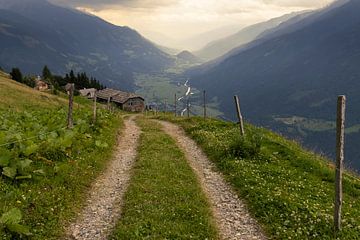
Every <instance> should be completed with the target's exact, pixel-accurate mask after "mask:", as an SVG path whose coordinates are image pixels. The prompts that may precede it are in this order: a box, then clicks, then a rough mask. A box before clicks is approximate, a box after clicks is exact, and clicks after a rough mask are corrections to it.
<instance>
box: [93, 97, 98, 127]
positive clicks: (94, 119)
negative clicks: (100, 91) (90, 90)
mask: <svg viewBox="0 0 360 240" xmlns="http://www.w3.org/2000/svg"><path fill="white" fill-rule="evenodd" d="M96 102H97V92H96V91H95V93H94V108H93V110H94V112H93V124H95V123H96V115H97V113H96V112H97V109H96V107H97V106H96Z"/></svg>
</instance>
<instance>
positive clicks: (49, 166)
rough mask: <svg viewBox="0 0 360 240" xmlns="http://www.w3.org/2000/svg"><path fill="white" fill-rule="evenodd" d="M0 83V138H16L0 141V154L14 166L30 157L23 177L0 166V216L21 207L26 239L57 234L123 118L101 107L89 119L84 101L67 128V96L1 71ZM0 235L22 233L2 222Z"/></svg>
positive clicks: (103, 163)
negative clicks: (93, 118) (10, 174)
mask: <svg viewBox="0 0 360 240" xmlns="http://www.w3.org/2000/svg"><path fill="white" fill-rule="evenodd" d="M0 85H1V87H0V89H1V90H0V92H4V93H5V92H6V93H10V94H9V95H8V94H5V95H3V96H6V97H4V98H1V99H2V100H1V101H0V144H1V145H2V144H5V143H9V142H15V143H12V144H8V145H5V146H2V147H0V158H1V157H4V156H6V155H9V156H10V157H11V158H10V162H9V164H10V166H12V167H15V166H17V165H18V164H19V163H21V162H24V161H27V162H29V160H30V161H32V162H31V164H30V165H29V166H27V167H26V169H20V168H18V169H17V176H20V177H21V176H23V175H24V176H26V177H27V179H12V178H9V177H7V176H5V175H4V174H1V173H2V172H3V171H4V168H2V167H0V216H1V215H3V214H4V213H6V212H8V211H9V210H11V209H13V208H17V209H20V210H21V212H22V215H23V216H22V219H21V221H20V224H22V225H25V226H27V227H29V229H30V232H31V234H32V236H30V237H29V238H30V239H61V238H62V237H61V236H62V234H63V232H64V227H65V226H66V225H67V224H68V222H69V221H70V220H71V219H72V218H73V217H75V214H76V212H77V211H79V209H81V207H82V204H83V203H84V198H85V197H86V193H87V189H88V187H89V186H90V184H91V183H92V182H93V180H94V178H96V176H97V175H98V174H99V173H100V172H101V171H102V170H103V169H104V167H105V166H106V163H107V161H108V160H109V159H110V158H111V156H112V150H113V147H114V146H115V143H116V137H117V132H118V129H119V127H121V126H122V121H121V119H120V117H119V116H118V114H110V113H108V112H107V111H105V110H102V109H101V108H100V109H99V114H98V121H97V123H96V124H95V125H92V123H91V116H92V109H91V108H90V105H91V103H90V102H89V103H85V102H84V103H83V104H80V105H79V106H80V107H79V108H78V107H77V105H76V106H75V108H74V121H75V127H74V129H72V130H66V129H63V127H65V126H66V113H67V100H66V99H64V98H61V97H58V96H53V95H49V94H47V93H40V92H38V91H34V90H32V89H30V88H28V87H25V86H22V85H20V84H18V83H16V82H14V81H11V80H9V79H5V78H1V77H0ZM47 132H51V134H44V133H47ZM39 134H42V135H41V136H39ZM28 138H31V139H28ZM26 139H28V140H26ZM29 177H31V178H29ZM0 236H1V239H4V240H6V239H19V238H20V236H19V235H18V234H17V233H16V231H15V232H14V231H9V226H5V225H4V224H0Z"/></svg>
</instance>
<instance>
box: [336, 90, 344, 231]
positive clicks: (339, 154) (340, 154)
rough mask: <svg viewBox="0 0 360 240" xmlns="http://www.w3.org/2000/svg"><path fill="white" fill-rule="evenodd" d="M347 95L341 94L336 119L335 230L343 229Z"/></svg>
mask: <svg viewBox="0 0 360 240" xmlns="http://www.w3.org/2000/svg"><path fill="white" fill-rule="evenodd" d="M345 104H346V97H345V96H339V97H338V101H337V120H336V179H335V212H334V226H335V230H336V231H339V230H340V229H341V207H342V198H343V193H342V173H343V163H344V140H345V136H344V132H345V108H346V105H345Z"/></svg>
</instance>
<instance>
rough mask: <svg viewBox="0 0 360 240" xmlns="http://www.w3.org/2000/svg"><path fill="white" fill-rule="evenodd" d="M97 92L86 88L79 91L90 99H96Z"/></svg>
mask: <svg viewBox="0 0 360 240" xmlns="http://www.w3.org/2000/svg"><path fill="white" fill-rule="evenodd" d="M96 91H97V90H96V89H95V88H84V89H81V90H79V92H80V95H81V96H83V97H87V98H89V99H92V98H94V96H95V92H96Z"/></svg>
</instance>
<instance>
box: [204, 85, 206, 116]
mask: <svg viewBox="0 0 360 240" xmlns="http://www.w3.org/2000/svg"><path fill="white" fill-rule="evenodd" d="M204 119H206V91H205V90H204Z"/></svg>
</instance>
